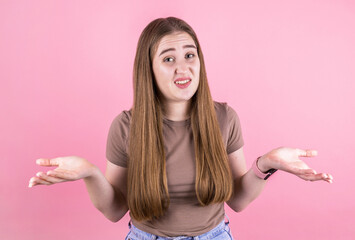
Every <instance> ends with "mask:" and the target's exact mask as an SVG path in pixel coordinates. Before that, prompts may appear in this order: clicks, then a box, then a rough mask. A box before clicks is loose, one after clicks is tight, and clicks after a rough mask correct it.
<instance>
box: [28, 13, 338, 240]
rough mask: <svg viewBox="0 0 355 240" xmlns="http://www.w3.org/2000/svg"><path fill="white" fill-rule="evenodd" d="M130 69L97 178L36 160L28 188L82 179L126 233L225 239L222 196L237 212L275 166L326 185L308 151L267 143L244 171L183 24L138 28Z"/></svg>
mask: <svg viewBox="0 0 355 240" xmlns="http://www.w3.org/2000/svg"><path fill="white" fill-rule="evenodd" d="M133 75H134V76H133V79H134V103H133V107H132V109H131V110H129V111H123V112H122V113H121V114H119V115H118V116H117V117H116V118H115V119H114V120H113V122H112V125H111V127H110V131H109V135H108V140H107V152H106V157H107V169H106V173H105V175H103V174H102V173H101V172H100V170H99V169H98V168H97V167H96V166H94V165H93V164H91V163H90V162H89V161H87V160H86V159H83V158H80V157H74V156H71V157H62V158H55V159H38V160H37V164H39V165H42V166H58V167H57V168H56V169H54V170H51V171H48V172H47V173H43V172H39V173H37V176H36V177H33V178H31V180H30V185H29V186H30V187H32V186H35V185H50V184H54V183H59V182H64V181H73V180H78V179H84V181H85V183H86V187H87V189H88V192H89V195H90V198H91V200H92V202H93V204H94V205H95V207H96V208H97V209H98V210H100V211H101V212H102V213H103V214H104V215H105V216H106V217H107V218H108V219H110V220H111V221H118V220H120V219H121V218H122V217H123V216H124V215H125V214H126V212H127V211H128V210H130V216H131V221H130V223H129V227H130V232H129V234H128V235H127V237H126V239H172V237H175V238H174V239H232V236H231V232H230V229H229V227H228V223H229V221H227V222H225V221H224V217H225V213H224V202H227V204H228V205H229V206H230V207H231V208H232V209H233V210H234V211H241V210H243V209H244V208H245V207H246V206H247V205H248V204H249V203H250V202H252V201H253V200H254V199H255V198H256V197H257V196H258V195H259V194H260V192H261V191H262V189H263V188H264V186H265V183H266V181H265V180H266V179H267V178H268V177H269V176H270V175H271V174H272V173H273V172H275V171H276V170H278V169H279V170H283V171H286V172H289V173H292V174H294V175H296V176H298V177H300V178H302V179H304V180H310V181H317V180H324V181H327V182H332V176H331V175H329V174H324V173H316V171H314V170H313V169H310V168H309V167H308V166H307V165H306V164H305V163H304V162H303V161H302V160H300V159H299V157H311V156H315V155H316V151H312V150H301V149H292V148H285V147H281V148H277V149H274V150H272V151H270V152H268V153H266V154H264V155H263V156H261V157H259V158H257V159H256V160H255V161H254V164H253V167H252V168H251V169H249V170H247V168H246V163H245V159H244V154H243V144H244V142H243V137H242V133H241V127H240V123H239V118H238V115H237V114H236V112H235V111H234V110H233V109H232V108H231V107H230V106H228V105H227V104H226V103H218V102H214V101H213V100H212V98H211V94H210V90H209V87H208V83H207V77H206V70H205V64H204V59H203V55H202V51H201V47H200V44H199V42H198V39H197V37H196V34H195V32H194V31H193V29H192V28H191V27H190V26H189V25H188V24H187V23H185V22H184V21H182V20H180V19H177V18H173V17H169V18H160V19H156V20H154V21H152V22H151V23H150V24H149V25H148V26H147V27H146V28H145V29H144V30H143V32H142V34H141V36H140V39H139V42H138V46H137V52H136V57H135V63H134V74H133ZM196 236H198V238H193V237H196Z"/></svg>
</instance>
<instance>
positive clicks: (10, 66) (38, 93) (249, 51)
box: [0, 0, 355, 240]
mask: <svg viewBox="0 0 355 240" xmlns="http://www.w3.org/2000/svg"><path fill="white" fill-rule="evenodd" d="M170 15H172V16H176V17H180V18H183V19H185V20H186V21H187V22H188V23H189V24H190V25H191V26H192V27H193V28H194V29H195V31H196V32H197V34H198V36H199V39H200V42H201V44H202V48H203V51H204V55H205V60H206V64H207V73H208V77H209V82H210V86H211V89H212V94H213V97H214V99H215V100H218V101H226V102H228V103H229V104H230V105H231V106H233V107H234V108H235V110H236V111H237V112H238V114H239V116H240V119H241V124H242V129H243V135H244V139H245V146H244V149H245V155H246V159H247V164H248V165H249V166H250V165H251V162H252V161H253V159H254V158H255V157H257V156H259V155H261V154H264V153H266V152H267V151H269V150H271V149H273V148H276V147H279V146H290V147H299V148H314V149H317V150H318V152H319V155H318V157H316V158H313V159H309V160H307V161H308V162H309V165H310V166H311V167H314V168H315V169H316V170H318V171H325V172H330V173H332V174H333V176H334V183H333V184H327V183H325V182H316V183H311V182H304V181H302V180H301V179H299V178H297V177H294V176H291V175H288V174H286V173H282V172H278V173H277V174H276V175H275V176H273V177H272V179H270V181H269V183H268V184H267V187H266V189H265V191H264V192H263V193H262V195H261V196H260V197H259V198H258V199H257V200H256V201H255V202H253V203H252V204H251V205H250V206H249V207H248V208H247V209H246V210H244V211H243V212H241V213H235V212H233V211H232V210H231V209H229V208H228V207H227V206H226V211H227V214H228V215H229V216H230V219H231V227H232V231H233V234H234V236H235V237H236V238H237V239H276V240H277V239H289V240H293V239H297V240H298V239H323V240H325V239H354V237H355V231H354V230H353V225H354V217H355V203H354V200H355V199H354V191H353V189H354V177H353V176H354V153H353V152H354V151H353V150H354V143H353V137H354V135H355V127H354V120H355V119H354V117H355V97H354V93H353V92H354V91H355V84H354V80H355V79H354V78H355V44H354V43H355V4H354V3H353V1H335V0H334V1H330V0H323V1H321V0H319V1H317V0H298V1H282V0H279V1H277V0H271V1H262V0H258V1H257V0H252V1H218V4H214V3H208V2H206V1H202V0H201V1H194V2H192V1H176V2H174V3H170V1H149V3H148V1H130V3H128V1H127V3H124V2H123V1H122V2H119V1H53V0H43V1H11V0H2V1H1V2H0V79H1V87H0V112H1V119H0V121H1V124H0V133H1V134H0V150H1V151H0V157H1V170H0V239H6V240H14V239H36V240H38V239H53V240H56V239H87V240H91V239H107V240H109V239H112V240H114V239H123V238H124V236H125V235H126V233H127V232H128V227H127V223H128V220H129V218H128V214H127V215H126V216H125V218H124V219H122V220H121V221H119V222H118V223H111V222H110V221H109V220H107V219H105V217H104V216H103V215H102V214H101V213H100V212H98V211H97V210H96V209H95V208H94V207H93V205H92V204H91V202H90V199H89V197H88V194H87V192H86V189H85V185H84V183H83V182H82V181H79V182H72V183H63V184H58V185H55V186H50V187H47V186H40V187H35V188H32V189H29V188H27V185H28V181H29V179H30V178H31V177H32V176H34V174H35V173H36V172H38V171H41V170H43V168H40V167H38V166H36V165H35V159H37V158H39V157H49V158H51V157H57V156H68V155H78V156H82V157H85V158H87V159H89V160H90V161H91V162H93V163H94V164H96V165H97V166H99V167H100V169H101V170H102V171H104V169H105V161H106V160H105V145H106V137H107V132H108V128H109V126H110V123H111V121H112V119H113V118H114V117H115V116H116V115H117V114H118V113H119V112H121V111H122V110H123V109H129V108H130V106H131V104H132V84H131V79H132V66H133V59H134V54H135V48H136V44H137V40H138V37H139V35H140V33H141V31H142V30H143V28H144V27H145V26H146V25H147V24H148V23H149V22H150V21H151V20H153V19H155V18H157V17H167V16H170Z"/></svg>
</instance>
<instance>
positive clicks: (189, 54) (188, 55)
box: [186, 53, 195, 58]
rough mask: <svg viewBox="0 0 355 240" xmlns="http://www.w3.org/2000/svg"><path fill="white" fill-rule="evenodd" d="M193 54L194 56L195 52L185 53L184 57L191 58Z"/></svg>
mask: <svg viewBox="0 0 355 240" xmlns="http://www.w3.org/2000/svg"><path fill="white" fill-rule="evenodd" d="M194 56H195V54H193V53H188V54H186V58H193V57H194Z"/></svg>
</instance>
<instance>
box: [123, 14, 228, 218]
mask: <svg viewBox="0 0 355 240" xmlns="http://www.w3.org/2000/svg"><path fill="white" fill-rule="evenodd" d="M174 32H186V33H188V34H189V35H190V36H191V37H192V39H193V40H194V42H195V44H196V47H197V52H198V56H199V60H200V81H199V86H198V89H197V91H196V93H195V95H194V96H193V97H192V102H191V127H192V131H193V137H194V147H195V158H196V179H195V180H196V181H195V191H196V195H197V198H198V201H199V202H200V204H201V205H202V206H204V205H209V204H212V203H220V202H224V201H228V200H229V199H230V197H231V196H232V192H233V181H232V174H231V171H230V167H229V163H228V157H227V153H226V149H225V146H224V143H223V140H222V135H221V132H220V128H219V124H218V121H217V116H216V113H215V109H214V103H213V100H212V97H211V93H210V90H209V86H208V82H207V75H206V69H205V63H204V59H203V54H202V51H201V47H200V44H199V41H198V39H197V36H196V34H195V32H194V31H193V29H192V28H191V27H190V26H189V25H188V24H187V23H186V22H184V21H183V20H181V19H178V18H174V17H168V18H159V19H156V20H154V21H152V22H151V23H149V24H148V26H147V27H146V28H145V29H144V30H143V32H142V34H141V36H140V38H139V41H138V46H137V52H136V57H135V61H134V70H133V88H134V102H133V107H132V119H131V124H130V136H129V164H128V178H127V179H128V180H127V183H128V185H127V203H128V207H129V210H130V213H131V216H132V217H133V218H134V219H136V220H137V221H142V220H152V219H153V218H159V217H160V216H162V215H164V212H165V211H166V210H167V208H168V207H169V203H170V199H169V192H168V185H167V176H166V168H165V152H164V140H163V130H162V126H163V125H162V106H161V102H160V100H159V90H158V87H157V86H156V84H155V80H154V73H153V68H152V59H153V57H154V54H155V52H156V49H157V46H158V44H159V41H160V40H161V39H162V38H163V37H164V36H166V35H168V34H171V33H174Z"/></svg>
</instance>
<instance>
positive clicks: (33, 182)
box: [28, 177, 52, 188]
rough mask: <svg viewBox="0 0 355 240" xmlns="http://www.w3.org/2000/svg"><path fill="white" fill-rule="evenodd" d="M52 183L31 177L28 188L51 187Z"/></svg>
mask: <svg viewBox="0 0 355 240" xmlns="http://www.w3.org/2000/svg"><path fill="white" fill-rule="evenodd" d="M51 184H52V183H50V182H47V181H46V180H43V179H41V178H39V177H33V178H31V179H30V182H29V184H28V187H30V188H31V187H33V186H36V185H51Z"/></svg>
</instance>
